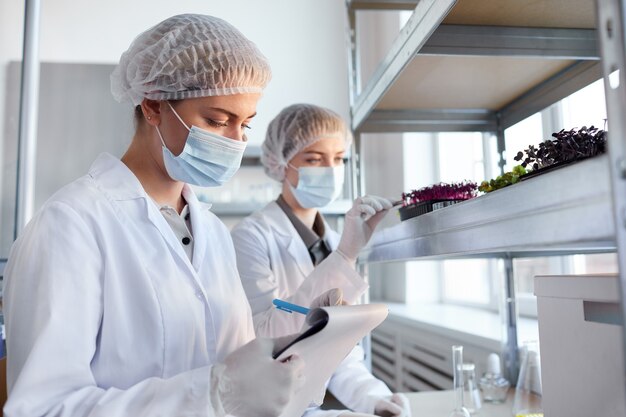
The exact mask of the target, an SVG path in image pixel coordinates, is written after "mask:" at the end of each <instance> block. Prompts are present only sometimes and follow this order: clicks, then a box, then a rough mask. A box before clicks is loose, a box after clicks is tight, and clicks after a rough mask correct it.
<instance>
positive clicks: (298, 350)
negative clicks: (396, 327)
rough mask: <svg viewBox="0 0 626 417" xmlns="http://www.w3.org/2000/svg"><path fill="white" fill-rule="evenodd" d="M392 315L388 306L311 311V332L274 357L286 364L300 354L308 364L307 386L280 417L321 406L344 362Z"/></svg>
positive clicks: (316, 309)
mask: <svg viewBox="0 0 626 417" xmlns="http://www.w3.org/2000/svg"><path fill="white" fill-rule="evenodd" d="M388 314H389V309H388V308H387V306H386V305H384V304H363V305H351V306H334V307H320V308H315V309H312V310H311V311H309V313H308V314H307V316H306V319H305V322H306V323H307V325H308V326H309V328H308V329H306V330H305V331H304V332H302V333H300V334H299V335H298V336H297V337H296V338H294V339H293V340H292V341H291V342H290V343H288V344H287V346H285V347H284V348H283V349H281V350H280V351H278V352H275V354H274V355H273V357H274V359H276V360H285V359H287V358H289V356H291V355H294V354H296V355H298V356H299V357H301V358H302V359H303V360H304V375H305V379H306V380H305V383H304V386H303V387H302V389H301V390H300V391H299V392H298V393H297V394H296V395H295V396H294V398H292V400H291V401H290V402H289V404H287V407H285V410H284V411H283V413H282V414H281V415H280V417H294V416H301V415H302V414H304V411H305V410H306V409H307V408H308V407H310V406H311V404H312V403H315V404H317V403H318V402H319V403H321V398H320V395H322V396H323V393H324V390H325V384H326V381H327V380H328V379H330V377H331V376H332V374H333V373H334V372H335V369H337V367H338V366H339V364H340V363H341V361H343V359H344V358H345V357H346V356H348V354H349V353H350V351H351V350H352V349H353V348H354V346H356V344H357V343H358V342H359V341H360V340H361V339H362V338H363V337H364V336H365V335H367V334H368V333H369V332H371V331H372V330H373V329H374V328H376V327H377V326H378V325H379V324H381V323H382V322H383V321H384V320H385V318H387V315H388ZM318 405H319V404H318Z"/></svg>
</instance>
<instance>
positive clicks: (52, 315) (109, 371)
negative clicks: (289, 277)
mask: <svg viewBox="0 0 626 417" xmlns="http://www.w3.org/2000/svg"><path fill="white" fill-rule="evenodd" d="M183 196H184V197H185V199H186V200H187V203H188V205H189V210H190V213H191V223H192V227H193V232H194V253H193V263H192V262H190V261H189V258H188V257H187V255H186V254H185V252H184V250H183V247H182V244H181V243H180V242H179V241H178V240H177V239H176V237H175V235H174V232H173V231H172V229H171V227H170V226H169V225H168V223H167V222H166V220H165V219H164V217H163V216H162V215H161V213H160V212H159V209H158V207H157V206H156V204H155V203H154V202H153V201H152V200H151V199H150V198H149V197H148V196H147V194H146V193H145V191H144V190H143V188H142V186H141V184H140V183H139V181H138V180H137V178H136V177H135V176H134V175H133V174H132V172H131V171H130V170H129V169H128V168H127V167H126V166H125V165H124V164H123V163H122V162H121V161H120V160H119V159H117V158H114V157H112V156H111V155H106V154H104V155H101V156H100V157H99V158H98V159H97V160H96V161H95V162H94V164H93V165H92V167H91V169H90V170H89V173H88V175H85V176H84V177H82V178H80V179H78V180H76V181H74V182H73V183H71V184H69V185H68V186H66V187H64V188H63V189H61V190H60V191H59V192H57V193H56V194H55V195H54V196H53V197H52V198H51V199H50V200H48V202H46V203H45V205H44V207H43V208H42V209H41V210H40V211H39V212H38V214H37V215H36V216H35V217H34V218H33V220H32V221H31V222H30V223H29V224H28V226H27V227H26V229H25V230H24V232H23V234H22V235H21V236H20V238H19V239H18V240H17V241H16V242H15V244H14V246H13V248H12V250H11V254H10V257H9V262H8V265H7V268H6V271H5V280H6V282H5V289H4V313H5V319H6V330H7V343H8V375H7V376H8V384H9V399H8V402H7V403H6V406H5V408H4V410H5V416H7V417H21V416H25V417H26V416H27V417H35V416H55V417H69V416H72V417H83V416H90V417H93V416H106V417H116V416H120V417H122V416H124V417H128V416H133V417H139V416H146V417H147V416H151V417H152V416H168V417H171V416H185V417H189V416H198V417H200V416H202V417H205V416H213V412H212V409H211V406H210V404H211V402H210V401H211V400H210V395H209V392H210V389H209V388H210V370H211V365H212V364H215V363H216V362H219V361H221V360H222V359H223V358H224V357H225V356H226V355H228V354H229V353H230V352H232V351H233V350H235V349H237V348H238V347H240V346H242V345H243V344H245V343H247V342H248V341H250V340H251V339H253V338H254V330H253V325H252V317H251V314H250V308H249V305H248V303H247V301H246V298H245V294H244V291H243V288H242V286H241V282H240V279H239V276H238V274H237V269H236V261H235V253H234V249H233V246H232V241H231V238H230V235H229V233H228V230H227V229H226V227H225V226H224V225H223V224H222V223H221V221H220V220H218V219H217V217H216V216H215V215H213V214H212V213H210V212H209V210H208V208H207V207H206V206H205V205H203V204H202V203H200V202H198V200H197V198H196V196H195V195H194V193H193V192H192V191H191V189H190V188H189V187H188V186H185V188H184V190H183Z"/></svg>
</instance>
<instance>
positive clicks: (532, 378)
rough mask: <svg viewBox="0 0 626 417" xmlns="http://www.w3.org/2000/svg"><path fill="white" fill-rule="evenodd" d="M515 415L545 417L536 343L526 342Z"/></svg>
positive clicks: (514, 402)
mask: <svg viewBox="0 0 626 417" xmlns="http://www.w3.org/2000/svg"><path fill="white" fill-rule="evenodd" d="M522 355H523V356H522V365H521V367H520V372H519V377H518V379H517V387H516V388H515V399H514V400H513V415H514V416H515V417H543V408H542V406H541V397H542V389H541V360H540V356H539V346H538V345H537V342H536V341H530V342H524V347H523V349H522Z"/></svg>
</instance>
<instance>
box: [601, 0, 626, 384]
mask: <svg viewBox="0 0 626 417" xmlns="http://www.w3.org/2000/svg"><path fill="white" fill-rule="evenodd" d="M597 6H598V13H597V16H598V25H597V26H598V32H599V35H600V47H601V51H602V67H603V72H604V88H605V92H606V106H607V116H608V120H609V129H608V130H609V141H608V145H609V161H610V165H611V167H610V170H611V185H612V196H613V215H614V218H615V235H616V236H615V238H616V243H617V255H618V261H619V271H620V272H619V275H620V296H621V313H622V316H623V317H624V319H625V320H624V322H625V323H626V302H625V301H626V114H625V112H626V77H625V75H626V38H625V36H626V31H625V30H624V23H625V21H626V15H625V13H626V0H598V3H597ZM623 337H624V340H623V342H624V349H623V351H624V355H625V358H626V331H624V332H623ZM625 363H626V361H625ZM624 376H625V380H626V369H624Z"/></svg>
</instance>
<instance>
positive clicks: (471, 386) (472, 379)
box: [463, 363, 481, 414]
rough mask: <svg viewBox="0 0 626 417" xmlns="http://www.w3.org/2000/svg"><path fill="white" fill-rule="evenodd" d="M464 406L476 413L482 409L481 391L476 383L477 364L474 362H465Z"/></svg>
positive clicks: (471, 412)
mask: <svg viewBox="0 0 626 417" xmlns="http://www.w3.org/2000/svg"><path fill="white" fill-rule="evenodd" d="M463 407H465V408H466V409H467V411H469V412H470V414H474V413H476V412H478V410H480V407H481V402H480V391H478V386H477V385H476V366H475V365H474V364H473V363H464V364H463Z"/></svg>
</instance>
